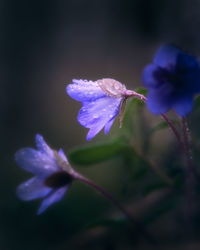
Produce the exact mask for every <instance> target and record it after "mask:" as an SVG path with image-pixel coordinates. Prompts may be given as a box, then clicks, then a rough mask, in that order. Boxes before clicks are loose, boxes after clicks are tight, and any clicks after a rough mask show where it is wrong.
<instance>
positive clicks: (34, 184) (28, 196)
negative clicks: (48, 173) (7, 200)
mask: <svg viewBox="0 0 200 250" xmlns="http://www.w3.org/2000/svg"><path fill="white" fill-rule="evenodd" d="M43 182H44V180H43V179H41V178H38V177H33V178H31V179H29V180H28V181H26V182H24V183H22V184H20V185H19V186H18V188H17V196H18V197H19V198H20V199H21V200H26V201H28V200H33V199H37V198H41V197H44V196H46V195H47V194H49V193H50V192H51V190H52V188H49V187H46V186H45V185H44V183H43Z"/></svg>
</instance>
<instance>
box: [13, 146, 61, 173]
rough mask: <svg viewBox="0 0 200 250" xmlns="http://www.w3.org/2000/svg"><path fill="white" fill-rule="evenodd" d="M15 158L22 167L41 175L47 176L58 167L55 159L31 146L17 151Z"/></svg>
mask: <svg viewBox="0 0 200 250" xmlns="http://www.w3.org/2000/svg"><path fill="white" fill-rule="evenodd" d="M15 160H16V162H17V164H18V165H19V166H20V167H21V168H22V169H24V170H26V171H28V172H31V173H33V174H36V175H39V176H41V177H42V176H44V177H45V176H48V175H50V174H52V173H54V172H55V171H57V170H58V169H59V167H58V166H57V164H56V161H55V159H53V158H51V157H49V155H47V154H45V153H41V152H40V151H37V150H35V149H32V148H24V149H21V150H19V151H17V152H16V154H15Z"/></svg>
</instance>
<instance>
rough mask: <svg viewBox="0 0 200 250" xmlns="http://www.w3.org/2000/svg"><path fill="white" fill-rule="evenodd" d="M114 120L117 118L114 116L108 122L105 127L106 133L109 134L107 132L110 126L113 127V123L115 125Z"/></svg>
mask: <svg viewBox="0 0 200 250" xmlns="http://www.w3.org/2000/svg"><path fill="white" fill-rule="evenodd" d="M114 120H115V119H114V118H113V119H111V120H110V121H109V122H107V123H106V125H105V128H104V133H105V134H107V133H108V132H109V130H110V128H111V127H112V125H113V122H114Z"/></svg>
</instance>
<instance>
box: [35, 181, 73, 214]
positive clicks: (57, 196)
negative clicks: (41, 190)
mask: <svg viewBox="0 0 200 250" xmlns="http://www.w3.org/2000/svg"><path fill="white" fill-rule="evenodd" d="M68 188H69V185H68V186H64V187H62V188H59V189H57V190H56V191H55V192H53V193H52V194H50V195H49V196H48V197H47V198H45V199H44V200H43V202H42V204H41V206H40V207H39V209H38V211H37V214H38V215H40V214H41V213H43V212H44V211H45V210H46V209H47V208H48V207H49V206H51V205H52V204H53V203H55V202H58V201H60V200H61V199H62V198H63V196H64V195H65V193H66V191H67V190H68Z"/></svg>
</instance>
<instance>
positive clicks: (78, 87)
mask: <svg viewBox="0 0 200 250" xmlns="http://www.w3.org/2000/svg"><path fill="white" fill-rule="evenodd" d="M72 81H73V84H69V85H68V86H67V88H66V91H67V93H68V95H69V96H71V97H72V98H73V99H75V100H77V101H80V102H88V101H94V100H96V99H98V98H101V97H103V96H105V93H104V92H103V91H102V89H101V88H100V87H99V85H98V83H97V82H92V81H87V80H76V79H73V80H72Z"/></svg>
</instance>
